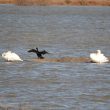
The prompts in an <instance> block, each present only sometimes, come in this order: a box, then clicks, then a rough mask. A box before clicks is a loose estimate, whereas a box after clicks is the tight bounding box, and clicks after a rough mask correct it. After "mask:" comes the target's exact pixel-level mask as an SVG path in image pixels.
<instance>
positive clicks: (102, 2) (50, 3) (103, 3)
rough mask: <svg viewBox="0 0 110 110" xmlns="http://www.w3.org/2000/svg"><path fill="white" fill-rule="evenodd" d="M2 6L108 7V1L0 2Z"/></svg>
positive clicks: (37, 0)
mask: <svg viewBox="0 0 110 110" xmlns="http://www.w3.org/2000/svg"><path fill="white" fill-rule="evenodd" d="M0 3H2V4H6V3H8V4H16V5H102V6H110V0H0Z"/></svg>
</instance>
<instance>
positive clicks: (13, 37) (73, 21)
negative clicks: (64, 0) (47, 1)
mask: <svg viewBox="0 0 110 110" xmlns="http://www.w3.org/2000/svg"><path fill="white" fill-rule="evenodd" d="M36 47H39V49H40V50H43V49H45V50H48V51H49V52H50V53H51V54H48V55H46V56H45V57H47V58H60V57H82V56H83V57H89V53H90V52H93V51H95V50H97V49H101V50H102V51H103V52H104V53H105V54H106V56H110V7H68V6H62V7H58V6H53V7H52V6H26V7H25V6H21V7H20V6H14V5H0V53H2V52H4V51H7V50H11V51H14V52H15V53H17V54H19V55H20V57H21V58H22V59H24V60H25V61H23V62H13V63H12V62H5V61H4V60H3V59H2V58H1V57H0V110H1V109H3V108H4V109H7V108H10V109H11V110H13V109H14V110H20V109H21V110H110V64H109V63H108V64H101V65H99V64H93V63H69V62H68V63H60V62H57V63H52V62H48V63H38V62H32V61H31V59H33V58H36V55H35V54H33V53H31V54H30V53H28V52H27V51H28V50H29V49H31V48H36Z"/></svg>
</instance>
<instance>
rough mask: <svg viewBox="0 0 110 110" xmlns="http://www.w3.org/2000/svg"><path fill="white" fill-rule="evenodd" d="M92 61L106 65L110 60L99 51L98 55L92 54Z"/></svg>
mask: <svg viewBox="0 0 110 110" xmlns="http://www.w3.org/2000/svg"><path fill="white" fill-rule="evenodd" d="M90 58H91V61H92V62H94V63H106V62H109V59H108V58H107V57H105V56H104V54H102V53H101V50H97V52H96V53H90Z"/></svg>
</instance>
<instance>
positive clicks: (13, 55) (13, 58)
mask: <svg viewBox="0 0 110 110" xmlns="http://www.w3.org/2000/svg"><path fill="white" fill-rule="evenodd" d="M2 58H4V59H5V60H6V61H23V60H22V59H21V58H20V57H19V56H18V55H17V54H16V53H13V52H11V51H8V52H4V53H2Z"/></svg>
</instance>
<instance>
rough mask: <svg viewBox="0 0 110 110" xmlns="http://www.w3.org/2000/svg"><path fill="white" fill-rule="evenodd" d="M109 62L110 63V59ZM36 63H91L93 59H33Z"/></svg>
mask: <svg viewBox="0 0 110 110" xmlns="http://www.w3.org/2000/svg"><path fill="white" fill-rule="evenodd" d="M108 58H109V61H110V57H108ZM32 61H35V62H41V63H44V62H61V63H62V62H65V63H66V62H73V63H91V59H90V58H87V57H62V58H44V59H37V58H36V59H32Z"/></svg>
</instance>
